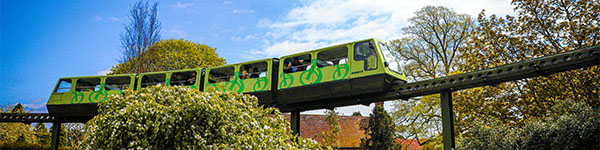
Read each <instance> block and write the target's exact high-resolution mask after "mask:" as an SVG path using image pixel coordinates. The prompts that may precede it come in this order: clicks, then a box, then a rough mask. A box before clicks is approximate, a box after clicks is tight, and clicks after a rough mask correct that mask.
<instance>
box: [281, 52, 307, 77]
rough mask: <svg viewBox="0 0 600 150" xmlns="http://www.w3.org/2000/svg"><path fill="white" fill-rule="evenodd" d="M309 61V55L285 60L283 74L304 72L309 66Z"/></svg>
mask: <svg viewBox="0 0 600 150" xmlns="http://www.w3.org/2000/svg"><path fill="white" fill-rule="evenodd" d="M310 59H311V57H310V54H305V55H300V56H295V57H290V58H286V59H285V60H284V61H283V72H284V73H292V72H298V71H304V70H306V69H307V67H308V66H310Z"/></svg>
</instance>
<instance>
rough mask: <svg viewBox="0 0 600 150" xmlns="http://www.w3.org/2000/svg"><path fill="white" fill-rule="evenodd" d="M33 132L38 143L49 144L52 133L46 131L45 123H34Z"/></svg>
mask: <svg viewBox="0 0 600 150" xmlns="http://www.w3.org/2000/svg"><path fill="white" fill-rule="evenodd" d="M33 132H34V134H35V137H36V138H37V139H38V140H39V142H38V143H39V144H41V145H50V142H51V141H52V139H51V136H52V134H51V133H50V132H48V128H46V125H45V124H43V123H38V124H37V125H35V126H34V127H33Z"/></svg>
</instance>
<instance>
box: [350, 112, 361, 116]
mask: <svg viewBox="0 0 600 150" xmlns="http://www.w3.org/2000/svg"><path fill="white" fill-rule="evenodd" d="M352 116H362V114H360V111H356V112H353V113H352Z"/></svg>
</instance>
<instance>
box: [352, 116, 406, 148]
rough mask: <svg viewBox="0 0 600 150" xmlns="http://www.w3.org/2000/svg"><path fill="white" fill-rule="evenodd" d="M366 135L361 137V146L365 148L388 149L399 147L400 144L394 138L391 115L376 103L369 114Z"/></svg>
mask: <svg viewBox="0 0 600 150" xmlns="http://www.w3.org/2000/svg"><path fill="white" fill-rule="evenodd" d="M366 131H367V132H366V133H368V136H367V137H366V138H364V139H362V143H361V147H363V148H364V149H366V150H390V149H400V145H398V144H396V141H395V140H394V133H395V131H396V130H395V129H394V123H393V122H392V117H390V115H388V113H387V112H386V111H385V110H384V109H383V106H379V105H376V106H375V108H373V113H371V114H369V126H368V127H367V129H366Z"/></svg>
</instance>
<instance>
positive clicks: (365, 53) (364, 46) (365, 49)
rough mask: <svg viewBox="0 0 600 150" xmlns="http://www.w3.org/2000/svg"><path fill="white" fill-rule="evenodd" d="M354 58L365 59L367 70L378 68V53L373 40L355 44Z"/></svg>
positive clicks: (357, 59)
mask: <svg viewBox="0 0 600 150" xmlns="http://www.w3.org/2000/svg"><path fill="white" fill-rule="evenodd" d="M354 60H356V61H360V60H364V62H365V64H364V66H365V71H367V70H375V69H377V53H376V52H375V47H374V46H373V43H372V42H371V41H366V42H361V43H356V44H355V45H354Z"/></svg>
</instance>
